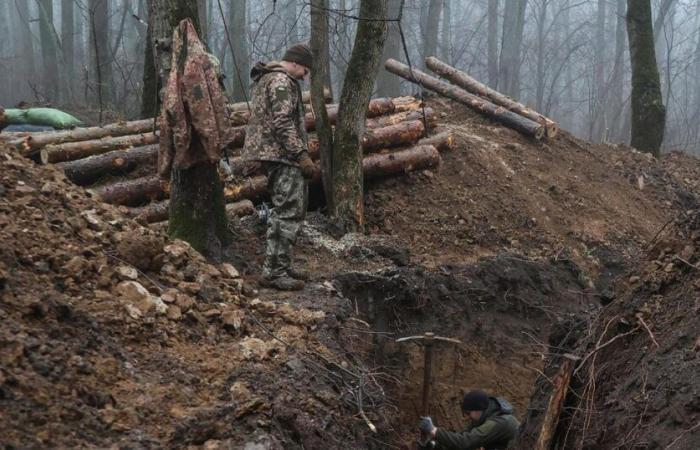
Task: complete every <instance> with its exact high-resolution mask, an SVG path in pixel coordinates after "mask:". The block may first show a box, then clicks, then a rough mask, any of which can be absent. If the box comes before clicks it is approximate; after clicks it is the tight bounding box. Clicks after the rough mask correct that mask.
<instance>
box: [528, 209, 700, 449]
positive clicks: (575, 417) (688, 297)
mask: <svg viewBox="0 0 700 450" xmlns="http://www.w3.org/2000/svg"><path fill="white" fill-rule="evenodd" d="M698 248H700V211H698V210H692V211H688V212H686V213H683V214H681V216H679V217H678V218H677V219H676V220H675V221H674V222H673V224H672V225H669V227H667V229H666V230H664V231H663V232H662V233H661V234H660V236H658V237H657V239H656V240H655V242H654V243H653V246H651V248H650V249H649V251H648V252H647V253H646V256H645V258H644V259H643V260H642V261H641V262H640V264H639V265H638V266H637V267H635V269H634V270H633V271H631V272H630V273H629V274H628V276H626V277H625V279H624V280H623V281H622V282H621V283H620V285H619V286H618V293H617V298H616V299H615V300H614V301H613V302H612V303H611V304H609V305H608V306H607V307H606V308H604V309H602V310H601V311H600V312H599V313H597V314H596V315H595V316H594V318H593V319H592V320H591V322H590V324H588V325H587V324H585V323H579V324H578V326H576V327H574V328H575V330H576V332H575V333H573V334H572V333H569V335H568V336H567V337H566V338H565V339H563V338H562V337H561V335H560V336H558V337H557V338H555V339H553V340H552V342H551V344H552V345H553V347H552V350H551V351H552V353H553V354H555V353H558V354H561V352H562V349H568V350H569V351H570V352H571V353H574V354H577V355H580V356H581V360H580V361H578V363H577V365H576V366H575V369H574V376H573V379H572V382H571V383H572V384H571V387H572V392H571V393H570V394H569V396H568V397H567V399H566V409H565V411H567V412H566V413H565V415H564V416H563V417H562V419H561V421H560V424H559V427H558V428H557V434H556V436H555V439H556V442H557V443H558V445H559V448H664V449H669V448H674V449H694V448H697V445H698V442H700V377H698V373H700V301H699V300H698V298H699V296H698V292H699V291H700V276H699V275H700V274H699V272H700V268H699V267H698V265H697V264H698V262H699V261H700V252H698ZM572 337H573V339H572ZM554 348H556V349H557V350H556V351H555V350H553V349H554ZM557 365H558V360H557V358H556V357H555V358H553V359H551V360H550V370H548V373H549V374H550V375H552V374H553V370H551V369H552V368H556V366H557ZM546 384H547V383H545V382H542V380H540V386H542V385H546ZM547 396H548V389H540V390H538V393H537V395H536V396H535V397H534V399H533V403H539V404H542V403H543V400H546V397H547ZM540 420H541V416H540V414H539V413H538V412H535V413H533V414H532V416H531V417H530V418H529V421H530V424H529V426H528V429H529V430H530V432H531V431H532V430H536V429H537V428H538V427H537V425H538V423H539V421H540Z"/></svg>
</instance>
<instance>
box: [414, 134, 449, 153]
mask: <svg viewBox="0 0 700 450" xmlns="http://www.w3.org/2000/svg"><path fill="white" fill-rule="evenodd" d="M416 145H432V146H433V147H435V148H436V149H438V150H439V151H441V152H447V151H450V150H454V147H455V138H454V135H453V134H452V132H451V131H442V132H440V133H438V134H434V135H432V136H427V137H424V138H423V139H421V140H419V141H418V142H416Z"/></svg>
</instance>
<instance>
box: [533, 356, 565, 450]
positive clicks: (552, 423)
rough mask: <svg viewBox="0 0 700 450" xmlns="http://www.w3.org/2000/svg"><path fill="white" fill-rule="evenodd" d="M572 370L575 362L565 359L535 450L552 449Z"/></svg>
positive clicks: (554, 382)
mask: <svg viewBox="0 0 700 450" xmlns="http://www.w3.org/2000/svg"><path fill="white" fill-rule="evenodd" d="M572 370H573V360H572V359H570V358H565V359H564V361H563V362H562V364H561V367H560V368H559V371H558V372H557V374H556V375H555V376H554V380H553V383H552V384H553V386H552V395H551V396H550V397H549V402H548V404H547V410H546V412H545V415H544V418H543V419H542V428H541V429H540V434H539V436H538V438H537V443H536V444H535V447H534V448H535V450H549V449H550V448H551V443H552V438H553V437H554V433H555V432H556V430H557V423H558V422H559V416H560V415H561V412H562V409H563V407H564V400H566V394H567V393H568V392H569V382H570V381H571V372H572Z"/></svg>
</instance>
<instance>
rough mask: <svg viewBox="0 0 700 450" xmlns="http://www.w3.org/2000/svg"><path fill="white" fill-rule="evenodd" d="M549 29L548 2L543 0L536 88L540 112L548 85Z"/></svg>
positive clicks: (539, 23) (539, 25) (540, 8)
mask: <svg viewBox="0 0 700 450" xmlns="http://www.w3.org/2000/svg"><path fill="white" fill-rule="evenodd" d="M546 29H547V0H543V1H542V2H541V3H540V5H539V11H538V20H537V75H536V80H535V84H536V88H535V108H537V110H538V111H542V110H543V109H544V89H545V85H546V83H547V77H546V70H545V64H550V63H551V62H549V61H547V62H545V51H546V45H547V42H546V39H545V38H546V37H547V36H546V31H545V30H546Z"/></svg>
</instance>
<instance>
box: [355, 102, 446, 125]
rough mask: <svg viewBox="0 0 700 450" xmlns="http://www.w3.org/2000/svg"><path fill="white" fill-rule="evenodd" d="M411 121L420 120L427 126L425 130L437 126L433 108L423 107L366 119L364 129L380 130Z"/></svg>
mask: <svg viewBox="0 0 700 450" xmlns="http://www.w3.org/2000/svg"><path fill="white" fill-rule="evenodd" d="M411 120H420V121H421V122H423V123H424V125H427V126H426V128H434V127H436V126H437V114H436V113H435V110H434V109H433V108H429V107H425V108H420V107H418V109H415V110H408V111H402V112H397V113H393V114H389V115H383V116H378V117H374V118H368V119H367V120H366V121H365V128H381V127H387V126H389V125H396V124H397V123H400V122H408V121H411Z"/></svg>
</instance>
